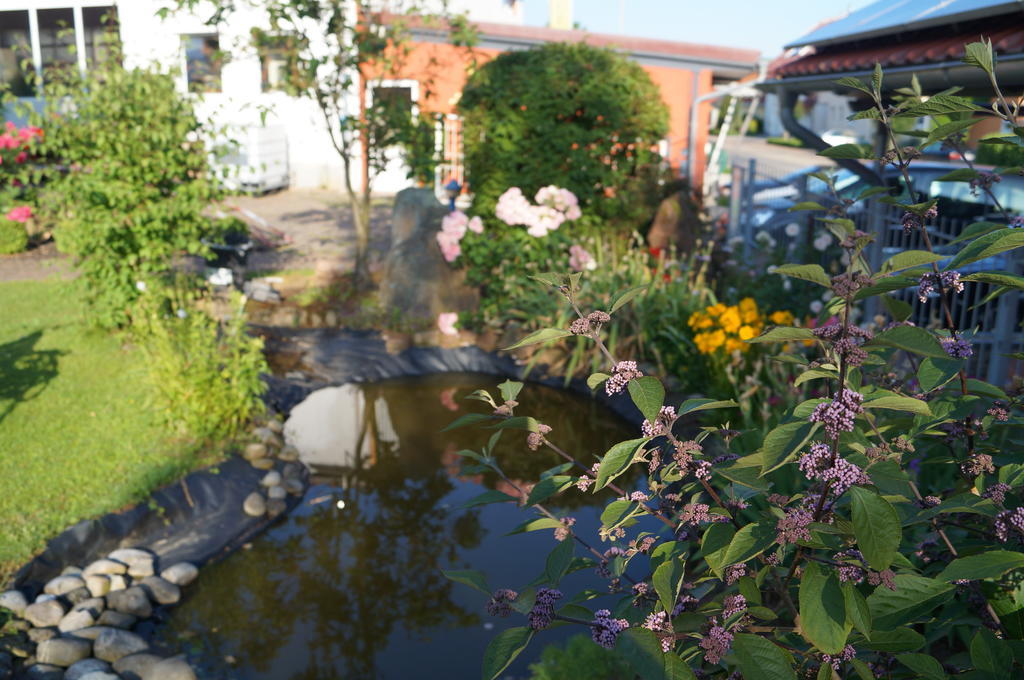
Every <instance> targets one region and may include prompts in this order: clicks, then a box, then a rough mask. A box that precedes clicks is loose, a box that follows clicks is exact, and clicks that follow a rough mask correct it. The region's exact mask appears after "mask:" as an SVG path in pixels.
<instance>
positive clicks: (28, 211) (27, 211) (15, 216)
mask: <svg viewBox="0 0 1024 680" xmlns="http://www.w3.org/2000/svg"><path fill="white" fill-rule="evenodd" d="M7 219H9V220H10V221H12V222H28V221H29V220H30V219H32V207H31V206H27V205H19V206H18V207H16V208H11V209H10V210H9V211H7Z"/></svg>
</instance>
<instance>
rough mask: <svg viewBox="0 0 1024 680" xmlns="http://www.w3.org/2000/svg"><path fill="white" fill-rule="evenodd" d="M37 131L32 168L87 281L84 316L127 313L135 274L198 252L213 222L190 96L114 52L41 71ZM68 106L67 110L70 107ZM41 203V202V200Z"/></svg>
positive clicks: (59, 236) (106, 322) (103, 319)
mask: <svg viewBox="0 0 1024 680" xmlns="http://www.w3.org/2000/svg"><path fill="white" fill-rule="evenodd" d="M44 94H45V107H44V110H43V111H42V112H37V111H35V110H34V109H30V108H29V109H28V110H27V111H26V113H28V115H29V120H32V121H36V122H41V121H45V124H46V134H45V135H44V136H43V137H42V138H41V139H36V140H35V142H34V144H35V148H36V149H38V151H39V153H40V154H43V155H45V156H46V157H47V158H49V159H52V160H53V161H54V162H53V163H52V164H51V165H49V166H47V167H45V168H41V169H40V173H41V174H42V176H43V179H44V180H45V181H46V182H48V195H50V196H51V197H53V198H54V201H53V203H52V205H48V206H47V210H48V212H50V213H51V214H47V215H43V217H44V218H45V219H47V220H50V221H53V222H55V223H56V224H57V227H56V228H55V233H54V236H55V239H56V242H57V246H58V248H60V249H61V250H62V251H63V252H66V253H70V254H71V255H73V256H74V257H75V259H76V265H77V267H78V269H79V271H80V272H81V274H82V276H81V277H79V279H78V283H79V285H83V286H85V287H86V288H87V290H88V296H87V299H88V300H89V305H90V311H91V313H92V317H93V319H94V320H95V321H96V322H97V323H98V324H100V325H103V326H106V327H119V326H124V325H126V324H128V323H129V321H130V319H131V308H132V304H133V303H134V301H135V300H136V298H137V297H138V291H137V290H136V288H135V282H136V281H138V280H140V279H146V278H149V277H151V276H153V275H157V274H159V273H161V272H163V271H165V270H167V269H168V268H169V266H170V263H171V259H172V258H173V257H175V256H179V255H181V254H205V253H207V252H208V251H207V249H206V248H205V246H203V244H202V240H203V239H204V238H216V234H217V230H218V228H217V226H216V225H215V223H214V222H213V220H211V219H210V218H209V217H207V216H206V215H204V211H206V210H208V208H209V207H210V204H211V202H212V201H214V200H215V199H217V198H218V197H219V196H220V195H221V192H220V190H219V188H218V183H217V181H216V179H215V178H214V177H213V176H212V175H211V174H210V171H209V163H208V158H209V156H208V149H207V148H206V147H205V146H204V144H203V143H202V142H201V136H200V132H201V126H200V123H199V121H198V119H197V118H196V115H195V113H194V111H193V108H192V103H191V102H190V101H189V100H188V99H187V98H186V97H185V96H183V95H181V94H180V93H179V92H178V91H177V89H176V85H175V78H174V76H172V75H170V74H166V73H159V72H155V71H145V70H141V69H134V70H127V69H124V68H122V67H121V65H120V64H119V63H118V62H117V61H116V60H113V59H112V60H110V61H105V62H102V63H98V64H96V65H94V67H92V68H90V69H89V72H88V75H87V76H86V77H85V79H84V80H81V79H80V78H79V76H78V72H77V70H74V69H69V70H67V71H66V72H61V73H60V74H57V73H54V74H53V75H52V76H50V77H48V78H47V81H46V86H45V91H44ZM69 111H73V112H74V113H73V115H69V113H68V112H69ZM40 208H42V206H40Z"/></svg>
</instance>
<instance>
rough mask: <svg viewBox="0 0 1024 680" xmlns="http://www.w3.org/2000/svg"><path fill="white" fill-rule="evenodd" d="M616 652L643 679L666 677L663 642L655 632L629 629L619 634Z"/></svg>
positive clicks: (658, 679) (659, 679)
mask: <svg viewBox="0 0 1024 680" xmlns="http://www.w3.org/2000/svg"><path fill="white" fill-rule="evenodd" d="M615 651H616V652H618V653H619V654H621V655H622V657H623V658H624V659H626V661H627V662H628V663H629V665H630V666H632V667H633V670H634V671H636V673H637V675H639V676H640V677H641V678H644V679H645V680H646V679H647V678H651V680H661V679H662V678H664V677H665V653H664V652H662V651H661V641H660V640H658V636H657V635H655V634H654V631H650V630H647V629H646V628H627V629H626V630H624V631H622V633H621V634H619V638H618V640H617V641H616V643H615ZM684 677H685V676H684Z"/></svg>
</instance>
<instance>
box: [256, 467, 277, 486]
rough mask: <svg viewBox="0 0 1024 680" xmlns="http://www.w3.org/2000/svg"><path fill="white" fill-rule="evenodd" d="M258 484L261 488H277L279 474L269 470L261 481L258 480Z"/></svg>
mask: <svg viewBox="0 0 1024 680" xmlns="http://www.w3.org/2000/svg"><path fill="white" fill-rule="evenodd" d="M260 484H262V485H263V486H278V485H280V484H281V473H280V472H278V471H277V470H271V471H270V472H268V473H267V474H265V475H263V479H261V480H260Z"/></svg>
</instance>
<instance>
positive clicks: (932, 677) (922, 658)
mask: <svg viewBox="0 0 1024 680" xmlns="http://www.w3.org/2000/svg"><path fill="white" fill-rule="evenodd" d="M896 660H897V661H899V662H900V663H901V664H903V665H904V666H906V667H907V668H909V669H910V670H912V671H914V672H915V673H917V674H918V676H919V677H921V678H925V679H926V680H946V671H944V670H942V664H941V663H939V660H938V659H936V658H935V657H934V656H928V655H927V654H898V655H897V656H896Z"/></svg>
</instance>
